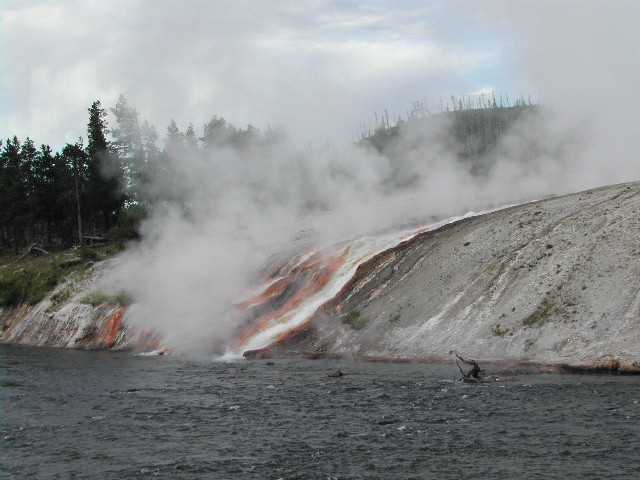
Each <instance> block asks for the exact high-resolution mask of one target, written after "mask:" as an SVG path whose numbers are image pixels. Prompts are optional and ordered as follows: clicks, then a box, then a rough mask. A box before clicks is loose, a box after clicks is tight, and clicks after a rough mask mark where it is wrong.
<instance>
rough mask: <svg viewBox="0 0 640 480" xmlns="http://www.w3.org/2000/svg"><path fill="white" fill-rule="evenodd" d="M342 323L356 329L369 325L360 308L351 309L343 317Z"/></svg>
mask: <svg viewBox="0 0 640 480" xmlns="http://www.w3.org/2000/svg"><path fill="white" fill-rule="evenodd" d="M342 323H344V324H345V325H349V326H350V327H351V328H353V329H354V330H360V329H362V328H364V327H365V326H366V325H367V323H368V321H367V320H366V319H365V318H364V317H362V316H361V315H360V312H359V311H358V310H351V311H350V312H349V313H347V314H346V315H345V316H344V317H342Z"/></svg>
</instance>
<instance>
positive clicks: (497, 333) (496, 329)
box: [491, 323, 513, 338]
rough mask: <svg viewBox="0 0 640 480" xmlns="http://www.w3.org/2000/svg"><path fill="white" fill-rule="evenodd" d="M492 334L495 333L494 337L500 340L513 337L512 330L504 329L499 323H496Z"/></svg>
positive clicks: (492, 328)
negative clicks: (506, 336)
mask: <svg viewBox="0 0 640 480" xmlns="http://www.w3.org/2000/svg"><path fill="white" fill-rule="evenodd" d="M491 333H493V335H494V336H496V337H500V338H502V337H504V336H505V335H513V333H511V329H510V328H504V327H503V326H501V325H500V324H499V323H496V324H495V325H494V326H493V327H491Z"/></svg>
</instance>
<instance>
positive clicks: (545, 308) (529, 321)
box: [522, 298, 555, 327]
mask: <svg viewBox="0 0 640 480" xmlns="http://www.w3.org/2000/svg"><path fill="white" fill-rule="evenodd" d="M554 306H555V305H554V303H553V302H552V301H551V300H550V299H548V298H545V299H544V300H543V301H542V303H541V304H540V305H538V308H536V309H535V310H534V312H533V313H532V314H531V315H529V316H528V317H527V318H525V319H524V320H522V325H523V326H525V327H534V326H536V325H542V324H543V323H545V322H546V321H547V317H548V316H549V314H550V313H551V311H552V310H553V308H554Z"/></svg>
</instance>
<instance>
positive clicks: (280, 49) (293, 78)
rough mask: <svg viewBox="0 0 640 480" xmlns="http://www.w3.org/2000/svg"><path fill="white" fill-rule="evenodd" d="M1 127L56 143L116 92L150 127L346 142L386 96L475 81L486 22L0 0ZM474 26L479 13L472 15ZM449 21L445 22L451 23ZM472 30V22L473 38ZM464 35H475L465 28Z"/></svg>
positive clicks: (79, 130)
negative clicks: (223, 122)
mask: <svg viewBox="0 0 640 480" xmlns="http://www.w3.org/2000/svg"><path fill="white" fill-rule="evenodd" d="M3 9H4V12H3V29H2V30H3V36H4V39H3V45H4V47H3V48H4V52H3V56H4V73H3V79H4V88H3V90H4V92H5V98H4V106H3V110H4V111H3V118H4V125H3V126H2V130H3V132H7V135H12V134H14V133H15V134H18V135H19V136H20V137H22V138H23V137H24V136H26V135H30V136H31V137H34V138H35V139H36V140H37V141H42V142H48V143H52V144H53V145H54V146H57V145H59V144H61V143H63V142H65V141H74V140H75V139H76V138H77V137H78V136H79V135H83V134H84V128H83V126H84V125H85V124H86V109H87V108H88V107H89V105H91V103H92V102H93V101H94V100H96V99H99V100H101V102H102V104H103V105H105V106H112V105H114V104H115V102H116V100H117V95H118V94H119V93H124V94H125V95H126V96H127V98H129V99H130V101H131V102H132V103H135V105H136V106H137V108H138V110H139V111H140V112H141V113H142V115H143V117H145V118H147V119H148V120H150V121H151V123H153V124H155V125H156V127H157V128H158V129H159V131H161V132H162V131H163V129H164V127H165V126H166V125H167V124H168V123H169V120H170V119H171V118H175V119H176V121H177V122H178V124H179V125H183V126H184V125H187V124H188V123H189V122H193V123H194V125H195V126H196V128H198V127H199V126H200V125H201V124H202V123H204V122H206V121H208V120H209V119H210V118H211V116H213V115H214V114H217V115H220V116H223V117H225V118H227V119H229V120H230V121H232V122H233V123H235V124H237V125H246V124H247V123H253V124H255V125H256V126H258V127H261V128H263V129H264V128H266V126H267V125H275V124H282V125H284V126H285V127H286V128H287V129H288V130H289V132H290V134H291V136H292V137H294V138H296V139H297V140H299V141H301V142H306V141H307V140H311V141H314V142H315V143H323V142H324V141H338V142H341V141H346V140H349V132H350V131H351V129H353V128H354V127H355V126H356V125H358V124H360V123H362V122H368V121H370V120H371V119H372V117H373V113H374V111H376V110H378V111H381V110H382V109H384V108H387V109H389V110H390V111H392V112H397V113H398V114H404V113H405V112H406V110H407V108H408V106H410V104H411V102H412V101H414V100H417V99H423V98H425V97H426V96H435V98H438V96H442V95H444V96H446V95H447V94H448V93H451V91H452V90H453V91H455V92H466V91H470V90H473V89H477V87H478V85H480V84H482V83H484V82H486V80H485V79H481V80H480V79H474V78H473V77H474V74H475V73H477V72H482V74H486V73H487V65H490V64H491V65H492V64H496V63H498V62H499V61H500V58H499V49H496V48H495V46H494V45H488V44H486V39H485V35H486V32H485V31H483V30H482V29H481V28H476V29H475V30H473V29H472V28H467V31H468V33H467V36H468V38H467V39H466V41H464V42H463V41H461V39H460V38H457V37H456V35H453V34H451V33H450V32H449V31H447V30H445V29H444V28H443V27H442V26H441V25H448V22H445V21H444V19H446V18H448V16H449V14H450V13H451V10H450V9H447V8H444V7H442V5H439V4H437V3H436V4H435V5H434V6H428V7H425V6H424V5H422V4H421V2H403V3H402V4H396V3H391V2H390V3H385V2H376V3H368V2H346V1H313V2H287V1H285V2H251V3H245V2H232V1H214V2H204V1H191V2H178V1H167V2H155V1H154V2H151V1H144V0H142V1H124V0H121V1H111V2H77V1H68V2H64V1H59V2H5V4H4V6H3ZM476 25H477V24H476ZM452 28H453V26H452ZM471 31H474V32H475V37H474V34H473V33H469V32H471ZM470 37H474V38H473V39H470Z"/></svg>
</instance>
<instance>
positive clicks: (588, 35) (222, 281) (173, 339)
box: [112, 2, 640, 352]
mask: <svg viewBox="0 0 640 480" xmlns="http://www.w3.org/2000/svg"><path fill="white" fill-rule="evenodd" d="M508 5H509V4H505V8H506V10H507V11H511V10H513V11H511V13H512V14H513V15H512V16H510V17H508V18H509V23H508V25H505V22H504V21H503V18H496V17H495V16H492V15H491V14H490V13H487V18H488V19H489V21H492V22H494V24H495V25H496V27H497V28H505V29H512V28H514V29H516V30H517V29H518V28H520V27H522V28H521V29H520V30H519V31H520V35H521V37H522V38H520V43H519V44H518V50H517V51H516V52H514V53H515V54H518V55H522V56H521V57H520V58H522V61H521V68H520V72H522V74H523V77H526V79H527V81H528V82H531V83H532V84H533V85H534V86H535V88H537V89H538V91H539V93H540V97H541V100H542V102H543V103H546V104H547V108H546V109H545V111H544V113H543V115H541V116H529V117H526V118H523V119H522V120H521V121H520V122H519V123H518V124H517V125H515V126H514V128H513V129H512V130H511V133H510V134H509V135H507V136H506V137H505V138H504V139H503V141H502V145H501V148H500V152H501V154H500V156H499V158H498V159H497V160H496V164H495V166H494V167H493V169H492V170H491V174H490V175H489V176H487V177H483V178H481V179H477V178H474V177H471V176H470V175H469V173H468V172H467V171H466V170H465V169H463V168H462V167H460V166H459V164H458V163H457V162H456V161H455V160H454V158H453V156H452V154H451V153H450V152H448V151H447V149H446V148H445V146H444V143H443V142H442V141H441V137H440V136H439V135H438V133H439V132H441V131H442V129H443V126H442V125H439V124H436V123H432V124H431V126H429V127H424V126H422V127H419V128H420V129H423V128H429V130H428V131H424V130H415V129H411V128H406V129H405V130H404V131H403V133H402V137H401V139H400V141H399V143H398V145H397V149H396V151H397V152H399V153H400V155H399V156H398V158H400V159H401V160H399V161H400V162H401V164H400V165H398V164H394V163H393V162H391V161H389V159H387V158H385V157H383V156H381V155H380V154H378V153H377V152H376V151H374V150H371V149H367V148H364V147H359V146H348V147H345V148H325V149H315V150H311V149H304V148H300V147H297V146H294V145H292V144H291V143H290V142H288V141H286V140H283V139H280V140H277V141H272V142H270V143H268V144H262V145H260V146H257V145H254V146H252V147H249V148H244V149H232V148H226V149H219V150H216V151H214V152H212V153H211V155H210V156H208V157H206V158H202V157H199V156H192V157H189V156H187V155H184V156H181V157H180V158H177V159H174V161H172V162H171V164H170V165H169V169H168V171H166V172H164V173H163V174H162V176H159V177H157V178H155V179H154V181H153V182H152V183H151V184H149V189H150V191H149V192H147V194H148V195H150V196H157V195H158V193H163V192H164V193H166V192H169V191H170V192H172V194H173V195H174V197H179V198H181V200H182V201H184V202H186V203H187V204H188V205H189V214H188V215H187V216H185V215H184V214H183V213H182V211H181V208H180V207H179V206H177V205H176V204H173V203H171V202H167V203H166V204H165V205H164V206H163V207H161V208H156V209H155V210H154V213H153V215H152V216H151V218H150V219H149V220H148V221H146V222H145V224H144V225H143V231H142V238H143V240H142V241H141V242H140V243H139V244H136V245H132V246H131V248H130V249H129V250H128V251H127V252H126V253H125V254H124V255H123V256H122V258H121V259H120V260H119V262H118V265H117V266H116V268H115V270H114V275H113V278H112V280H114V282H115V284H116V287H115V288H118V289H124V290H126V291H128V292H130V293H131V294H132V296H133V297H134V299H135V304H134V306H132V307H131V309H130V310H129V312H128V313H127V316H126V320H127V322H129V323H130V324H132V325H133V326H136V327H139V328H147V329H149V328H153V329H155V330H157V331H159V332H161V333H162V334H163V335H164V336H165V339H166V343H167V344H168V345H169V346H171V347H172V348H174V349H176V350H182V351H201V352H207V351H211V349H212V348H213V347H214V346H215V345H218V344H220V343H224V342H225V341H226V340H228V339H229V338H230V336H231V335H233V333H234V332H235V330H236V329H237V327H238V325H237V323H236V319H235V316H234V314H233V307H232V305H233V304H234V303H235V302H237V301H238V299H240V298H241V297H242V295H243V292H244V291H245V290H246V289H247V288H249V287H250V286H251V285H252V284H253V282H254V281H255V280H256V279H257V278H259V276H260V275H259V274H260V272H261V271H262V269H264V268H265V266H266V265H267V264H268V263H269V262H270V261H273V260H274V259H276V258H278V257H279V256H282V255H284V254H286V253H287V252H291V253H292V252H293V251H296V250H298V249H299V248H301V247H302V246H306V245H309V244H318V245H322V246H326V245H330V244H332V243H335V242H337V241H339V240H344V239H352V238H356V237H357V236H359V235H363V234H365V233H371V232H376V231H381V230H384V229H387V228H390V227H393V226H395V225H401V224H409V223H413V222H426V221H428V220H429V219H431V218H433V217H438V218H443V217H447V216H452V215H457V214H461V213H464V212H466V211H468V210H471V209H482V208H484V207H488V206H492V205H497V204H510V203H515V202H518V201H524V200H528V199H531V198H536V197H537V198H540V197H542V196H545V195H549V194H562V193H568V192H571V191H577V190H580V189H584V188H589V187H593V186H597V185H602V184H609V183H615V182H622V181H630V180H637V179H638V177H639V176H640V167H639V165H640V162H638V161H637V152H638V151H640V148H639V147H640V145H639V144H638V143H639V140H638V138H640V137H638V135H637V132H638V131H640V128H638V127H639V126H640V125H638V116H637V112H638V111H640V108H638V107H640V105H637V104H638V99H637V96H636V95H635V94H634V93H633V92H634V90H633V89H632V88H631V87H635V82H636V81H637V79H638V78H640V75H639V73H640V72H638V68H639V67H638V65H640V62H634V61H633V60H634V59H633V58H630V57H631V55H636V53H635V52H638V51H640V48H639V47H640V45H638V33H637V29H635V26H633V30H631V28H632V24H633V23H634V21H633V19H637V18H640V12H639V11H638V10H639V8H638V6H637V5H636V4H631V3H627V4H624V5H625V6H628V10H629V11H627V12H620V9H617V11H616V15H615V17H616V20H619V23H615V22H607V21H605V22H600V23H599V22H598V19H601V18H605V19H610V18H611V17H610V16H607V12H606V8H607V7H606V5H607V4H604V3H602V4H593V5H591V4H590V5H588V6H587V7H583V6H581V5H582V4H576V3H575V2H572V3H567V4H562V5H563V6H562V5H561V6H558V5H556V4H554V5H548V6H549V9H547V8H542V7H540V6H539V5H538V3H536V7H535V9H533V8H522V9H515V8H514V9H511V8H510V7H509V6H508ZM631 10H633V12H635V13H636V15H631V14H630V13H632V12H631ZM539 12H546V13H545V16H542V15H541V14H540V13H539ZM576 13H579V15H578V17H579V18H578V20H575V18H574V16H575V14H576ZM551 17H552V18H553V19H554V21H553V22H548V21H547V20H549V18H551ZM505 18H506V17H505ZM593 25H599V26H600V27H599V28H601V29H602V30H599V31H597V32H596V33H595V34H594V33H593V32H592V28H593ZM599 42H605V45H602V44H600V43H599ZM585 49H587V50H588V51H589V52H590V54H589V55H587V54H586V53H585ZM625 59H626V60H627V61H625ZM416 128H417V127H416ZM425 138H427V139H429V140H428V141H416V139H425ZM394 170H395V171H399V172H400V173H401V174H402V175H403V176H406V177H407V178H409V177H411V178H413V179H414V181H413V183H412V188H411V189H405V190H403V191H402V192H401V193H395V194H390V193H389V190H388V188H386V187H385V185H387V183H386V180H387V179H388V178H389V176H390V174H391V173H392V172H393V171H394ZM283 252H284V253H283Z"/></svg>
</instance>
